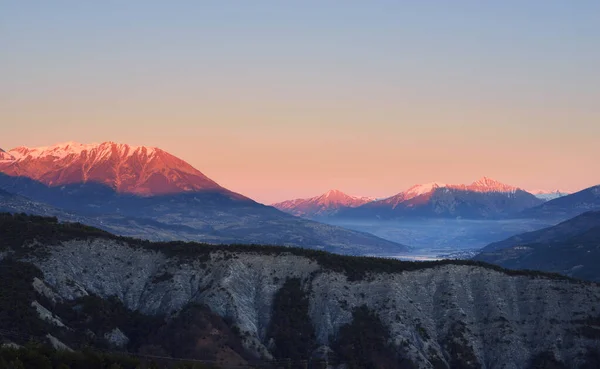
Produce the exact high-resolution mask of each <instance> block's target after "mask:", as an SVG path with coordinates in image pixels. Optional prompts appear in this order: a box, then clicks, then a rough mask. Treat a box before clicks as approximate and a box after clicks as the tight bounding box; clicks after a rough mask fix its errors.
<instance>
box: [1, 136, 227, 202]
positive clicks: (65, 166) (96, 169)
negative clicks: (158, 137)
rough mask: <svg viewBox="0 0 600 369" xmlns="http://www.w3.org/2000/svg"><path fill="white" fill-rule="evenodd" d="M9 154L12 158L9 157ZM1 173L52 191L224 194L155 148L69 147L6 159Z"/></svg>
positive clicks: (26, 151)
mask: <svg viewBox="0 0 600 369" xmlns="http://www.w3.org/2000/svg"><path fill="white" fill-rule="evenodd" d="M5 154H8V155H10V157H8V158H7V157H6V155H5ZM0 155H2V157H3V158H5V160H0V172H3V173H5V174H8V175H12V176H25V177H29V178H31V179H34V180H37V181H40V182H42V183H45V184H47V185H49V186H61V185H66V184H73V183H86V182H95V183H102V184H105V185H107V186H110V187H112V188H114V189H115V190H116V191H118V192H122V193H134V194H139V195H148V196H150V195H161V194H172V193H179V192H188V191H199V190H224V191H226V190H225V189H223V188H222V187H221V186H219V185H218V184H217V183H215V182H214V181H212V180H211V179H209V178H208V177H206V176H205V175H204V174H202V173H201V172H200V171H198V170H197V169H195V168H194V167H192V166H191V165H189V164H188V163H186V162H185V161H183V160H181V159H179V158H177V157H175V156H173V155H171V154H169V153H167V152H166V151H163V150H161V149H159V148H155V147H146V146H132V145H127V144H120V143H115V142H103V143H100V144H81V143H77V142H66V143H62V144H57V145H53V146H45V147H34V148H28V147H17V148H15V149H12V150H10V151H9V152H8V153H4V154H2V153H0Z"/></svg>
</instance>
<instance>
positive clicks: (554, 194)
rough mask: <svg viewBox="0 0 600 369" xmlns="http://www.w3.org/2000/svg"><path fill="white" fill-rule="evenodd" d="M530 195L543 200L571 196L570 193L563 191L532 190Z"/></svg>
mask: <svg viewBox="0 0 600 369" xmlns="http://www.w3.org/2000/svg"><path fill="white" fill-rule="evenodd" d="M528 192H529V193H531V194H533V195H535V197H537V198H538V199H542V200H546V201H549V200H554V199H558V198H559V197H563V196H567V195H570V192H567V191H561V190H530V191H528Z"/></svg>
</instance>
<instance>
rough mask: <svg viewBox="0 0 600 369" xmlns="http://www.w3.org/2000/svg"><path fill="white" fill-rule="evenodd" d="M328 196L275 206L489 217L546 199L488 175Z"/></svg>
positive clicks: (313, 212)
mask: <svg viewBox="0 0 600 369" xmlns="http://www.w3.org/2000/svg"><path fill="white" fill-rule="evenodd" d="M329 199H330V197H328V196H327V194H325V195H321V196H318V197H314V198H312V199H307V200H290V201H285V202H282V203H277V204H274V205H273V206H275V207H277V208H278V209H280V210H282V211H286V212H289V213H291V214H295V215H299V216H304V217H308V218H319V217H327V216H328V217H331V216H334V217H338V218H367V219H369V218H375V219H391V218H402V217H414V216H418V217H463V218H477V219H488V218H498V217H507V216H509V215H511V214H516V213H519V212H520V211H522V210H524V209H527V208H530V207H533V206H536V205H539V204H541V203H543V202H544V200H541V199H538V198H537V197H536V196H534V195H532V194H530V193H528V192H526V191H524V190H521V189H519V188H517V187H514V186H510V185H506V184H503V183H501V182H499V181H496V180H493V179H491V178H487V177H482V178H480V179H479V180H477V181H475V182H473V183H471V184H468V185H464V184H459V185H451V184H444V183H439V182H433V183H428V184H421V185H415V186H412V187H410V188H409V189H407V190H406V191H403V192H400V193H398V194H396V195H394V196H391V197H388V198H385V199H381V200H374V201H369V199H368V198H356V197H350V196H348V195H345V194H343V193H339V194H338V196H336V197H333V199H332V200H330V201H325V200H329ZM336 200H337V201H336Z"/></svg>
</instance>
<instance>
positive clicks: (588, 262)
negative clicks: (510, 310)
mask: <svg viewBox="0 0 600 369" xmlns="http://www.w3.org/2000/svg"><path fill="white" fill-rule="evenodd" d="M474 259H475V260H480V261H485V262H489V263H493V264H497V265H500V266H503V267H506V268H514V269H535V270H543V271H548V272H556V273H561V274H565V275H568V276H572V277H576V278H582V279H589V280H593V281H599V282H600V270H598V263H600V211H591V212H587V213H584V214H581V215H579V216H577V217H575V218H573V219H569V220H567V221H565V222H562V223H560V224H558V225H556V226H553V227H549V228H545V229H541V230H539V231H535V232H528V233H524V234H521V235H517V236H514V237H510V238H508V239H506V240H504V241H500V242H495V243H492V244H490V245H488V246H486V247H485V248H483V249H482V251H481V253H479V254H478V255H477V256H475V258H474Z"/></svg>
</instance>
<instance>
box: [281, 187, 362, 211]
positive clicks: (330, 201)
mask: <svg viewBox="0 0 600 369" xmlns="http://www.w3.org/2000/svg"><path fill="white" fill-rule="evenodd" d="M373 200H374V199H373V198H370V197H357V196H350V195H348V194H346V193H344V192H342V191H340V190H329V191H327V192H325V193H324V194H322V195H319V196H315V197H311V198H308V199H294V200H287V201H283V202H279V203H276V204H273V205H272V206H274V207H275V208H277V209H279V210H282V211H285V212H288V213H291V214H294V215H298V216H319V215H325V214H328V215H330V214H332V213H335V212H336V211H337V210H339V209H340V208H354V207H357V206H360V205H363V204H366V203H367V202H371V201H373Z"/></svg>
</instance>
